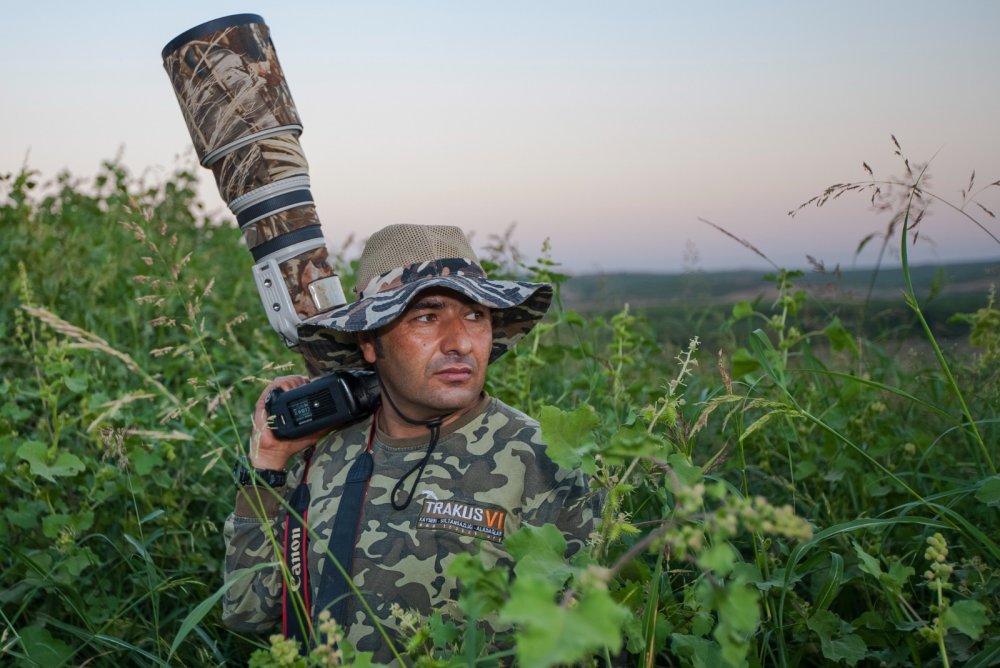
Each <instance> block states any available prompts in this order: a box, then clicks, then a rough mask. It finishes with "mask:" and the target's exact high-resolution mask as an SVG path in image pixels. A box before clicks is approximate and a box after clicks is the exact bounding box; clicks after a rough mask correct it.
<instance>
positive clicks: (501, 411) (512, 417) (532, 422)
mask: <svg viewBox="0 0 1000 668" xmlns="http://www.w3.org/2000/svg"><path fill="white" fill-rule="evenodd" d="M492 399H493V405H492V406H491V409H492V410H493V411H494V412H496V413H497V414H498V415H500V416H501V417H503V418H505V419H507V420H509V421H510V422H511V423H513V424H518V425H523V426H525V427H531V428H534V429H538V430H539V431H541V425H539V424H538V420H536V419H535V418H533V417H531V416H530V415H528V414H527V413H525V412H523V411H521V410H518V409H517V408H514V407H513V406H510V405H508V404H505V403H504V402H503V401H501V400H500V399H497V398H496V397H493V398H492Z"/></svg>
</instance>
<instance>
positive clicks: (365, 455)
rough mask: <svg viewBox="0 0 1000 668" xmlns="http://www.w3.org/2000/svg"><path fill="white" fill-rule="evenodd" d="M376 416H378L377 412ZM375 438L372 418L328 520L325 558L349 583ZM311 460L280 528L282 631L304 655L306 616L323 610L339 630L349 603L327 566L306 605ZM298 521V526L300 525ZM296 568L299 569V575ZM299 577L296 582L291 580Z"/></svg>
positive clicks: (307, 633) (308, 632)
mask: <svg viewBox="0 0 1000 668" xmlns="http://www.w3.org/2000/svg"><path fill="white" fill-rule="evenodd" d="M376 413H377V411H376ZM374 438H375V416H373V417H372V426H371V431H370V432H369V434H368V447H367V448H365V450H364V451H363V452H362V453H361V454H360V455H359V456H358V458H357V459H356V460H354V463H353V464H352V465H351V468H350V470H349V471H348V472H347V481H346V482H345V484H344V491H343V494H342V495H341V497H340V507H339V508H338V510H337V516H336V517H335V518H334V520H333V531H332V533H331V535H330V540H329V542H328V543H327V545H328V546H329V548H330V553H331V554H332V555H333V558H334V559H336V560H337V563H339V564H340V565H341V567H342V568H343V569H344V572H345V573H347V576H348V578H350V577H351V574H352V568H353V562H354V546H355V545H356V544H357V542H358V531H359V530H360V527H361V511H362V510H363V508H364V502H365V494H366V492H367V491H368V482H369V481H370V480H371V477H372V470H373V469H374V460H373V459H372V454H371V450H372V441H373V440H374ZM311 461H312V453H311V452H310V454H309V456H308V458H307V459H306V468H305V471H304V473H303V475H302V481H301V482H300V483H299V486H298V487H297V488H296V489H295V492H294V493H293V494H292V498H291V501H290V502H289V505H290V506H291V507H292V509H293V510H294V511H295V512H294V513H289V515H288V519H287V520H286V523H285V546H284V547H285V563H286V564H287V565H288V571H289V573H290V575H291V576H292V578H291V579H292V583H291V585H292V586H291V587H289V583H288V582H285V583H284V587H283V591H282V606H281V612H282V632H283V634H284V636H285V637H286V638H292V639H294V640H298V641H299V642H300V650H301V651H302V653H303V654H305V653H307V652H308V648H309V647H311V646H312V644H313V643H312V642H311V637H312V616H311V614H310V613H311V611H312V610H313V609H315V611H316V614H317V615H318V614H319V613H320V612H321V611H323V610H330V614H331V615H332V616H333V618H334V619H335V620H336V621H337V624H339V625H340V626H341V628H344V629H346V628H347V619H346V618H345V609H346V606H345V603H346V601H347V599H348V596H347V593H348V591H349V589H350V587H349V585H348V582H347V580H345V579H344V576H343V575H342V574H341V572H340V570H339V569H337V566H336V565H335V564H328V565H326V567H325V568H324V569H323V576H322V578H321V580H320V586H319V592H318V593H317V595H316V601H315V605H313V604H312V603H311V602H310V597H309V575H308V570H307V567H308V562H307V560H306V557H307V554H308V543H309V535H308V532H307V530H306V526H305V525H304V524H303V521H308V511H309V485H308V474H309V465H310V464H311ZM299 517H301V518H302V520H303V521H300V520H299ZM299 568H301V570H299ZM297 575H298V577H297V578H296V576H297ZM295 591H301V592H302V596H301V602H302V604H304V607H305V614H303V611H302V605H301V604H300V605H296V603H297V601H293V600H292V597H293V595H294V592H295Z"/></svg>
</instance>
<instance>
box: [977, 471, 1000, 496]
mask: <svg viewBox="0 0 1000 668" xmlns="http://www.w3.org/2000/svg"><path fill="white" fill-rule="evenodd" d="M976 499H977V500H979V501H982V502H983V503H1000V476H997V475H995V476H992V477H990V478H986V479H985V480H983V484H981V485H980V486H979V489H978V490H977V491H976Z"/></svg>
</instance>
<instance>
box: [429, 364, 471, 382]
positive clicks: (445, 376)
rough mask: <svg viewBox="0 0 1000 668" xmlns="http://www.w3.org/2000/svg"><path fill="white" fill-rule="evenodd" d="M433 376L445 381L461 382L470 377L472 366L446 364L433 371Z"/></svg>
mask: <svg viewBox="0 0 1000 668" xmlns="http://www.w3.org/2000/svg"><path fill="white" fill-rule="evenodd" d="M434 376H435V377H436V378H437V379H438V380H441V381H443V382H445V383H461V382H464V381H467V380H469V379H470V378H472V368H471V367H467V366H447V367H445V368H443V369H441V370H440V371H437V372H435V373H434Z"/></svg>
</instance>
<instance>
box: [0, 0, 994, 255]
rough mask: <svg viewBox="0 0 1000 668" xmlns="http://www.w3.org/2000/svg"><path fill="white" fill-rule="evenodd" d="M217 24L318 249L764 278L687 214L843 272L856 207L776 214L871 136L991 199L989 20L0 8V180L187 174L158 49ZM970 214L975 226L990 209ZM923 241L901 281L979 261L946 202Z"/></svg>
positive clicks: (965, 13)
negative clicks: (390, 237)
mask: <svg viewBox="0 0 1000 668" xmlns="http://www.w3.org/2000/svg"><path fill="white" fill-rule="evenodd" d="M241 12H254V13H259V14H261V15H262V16H263V17H264V18H265V19H266V21H267V23H268V25H269V26H270V28H271V32H272V37H273V39H274V42H275V45H276V47H277V51H278V54H279V57H280V59H281V63H282V67H283V69H284V72H285V74H286V77H287V78H288V81H289V83H290V86H291V91H292V94H293V96H294V98H295V100H296V104H297V106H298V109H299V112H300V115H301V117H302V119H303V122H304V125H305V133H304V135H303V138H302V143H303V147H304V148H305V151H306V155H307V157H308V158H309V161H310V165H311V176H312V181H313V192H314V194H315V196H316V198H317V208H318V211H319V214H320V217H321V219H322V220H323V223H324V228H325V231H326V235H327V239H328V241H329V242H330V243H331V245H340V244H341V243H343V242H344V240H345V239H346V238H347V237H348V236H350V235H353V236H354V237H355V238H359V239H360V238H364V237H366V236H367V235H368V234H370V233H371V232H373V231H374V230H376V229H378V228H380V227H382V226H383V225H387V224H390V223H397V222H414V223H442V224H455V225H460V226H462V227H463V228H466V229H468V230H473V231H474V232H475V235H476V239H477V240H479V241H480V242H484V241H485V240H486V238H487V237H488V236H489V235H490V234H495V233H501V232H503V231H504V230H505V229H506V228H507V226H508V225H510V224H511V223H515V222H516V223H517V232H516V239H517V240H518V243H519V245H520V246H521V248H522V250H524V251H525V252H526V253H528V254H529V255H530V254H534V253H536V252H537V250H538V249H539V248H540V247H541V245H542V243H543V241H544V239H546V238H550V239H551V244H552V249H553V251H552V252H553V256H554V258H555V259H556V260H557V261H560V262H562V263H563V264H564V265H565V266H566V268H568V269H569V270H571V271H574V272H584V271H595V270H621V269H632V270H642V271H669V272H675V271H681V270H682V269H684V268H685V267H691V266H698V267H701V268H703V269H720V268H736V267H764V266H766V263H764V262H763V261H762V260H760V259H759V258H757V257H756V256H755V255H753V254H752V253H750V252H749V251H747V250H746V249H744V248H743V247H741V246H740V245H738V244H736V243H735V242H733V241H732V240H731V239H729V238H727V237H725V236H724V235H722V234H720V233H719V232H717V231H715V230H713V229H711V228H710V227H708V226H706V225H704V224H702V223H700V222H699V221H698V218H699V217H702V218H706V219H709V220H711V221H713V222H715V223H717V224H719V225H721V226H723V227H725V228H726V229H728V230H729V231H731V232H732V233H734V234H736V235H738V236H741V237H744V238H746V239H748V240H749V241H750V242H752V243H753V244H754V245H755V246H757V247H758V248H760V249H761V250H762V251H764V252H765V253H766V254H768V256H770V257H771V258H772V259H773V260H774V261H775V262H776V263H778V264H779V265H784V266H789V267H802V266H805V264H806V261H805V256H806V255H807V254H809V255H812V256H814V257H817V258H820V259H823V260H824V261H826V262H827V263H828V264H830V265H833V264H836V263H838V262H839V263H841V264H844V265H850V264H851V263H852V262H854V261H855V259H854V255H853V253H854V249H855V247H856V246H857V243H858V241H859V240H860V239H861V238H862V237H863V236H864V235H866V234H867V233H869V232H871V231H874V230H877V229H881V228H882V227H884V225H885V222H886V221H885V219H884V217H879V216H876V215H875V214H873V213H871V212H870V211H868V209H867V206H866V204H867V202H866V200H863V199H861V198H855V199H850V198H845V199H844V200H839V201H838V202H837V203H835V204H834V205H831V206H830V207H829V208H826V209H823V210H816V209H808V210H806V211H804V212H803V213H802V214H800V215H799V216H798V217H796V218H794V219H791V218H789V217H788V216H787V215H786V212H787V211H788V210H789V209H792V208H794V207H795V206H797V205H798V204H799V203H801V202H803V201H805V200H806V199H808V198H810V197H811V196H812V195H814V194H817V193H818V192H820V191H821V190H822V189H823V188H824V187H826V186H828V185H830V184H832V183H837V182H843V181H853V180H863V179H865V178H866V174H865V173H864V172H863V171H862V168H861V163H862V161H866V162H867V163H868V164H869V165H871V166H872V167H873V168H874V170H875V173H876V176H878V177H888V176H890V175H900V174H901V173H902V166H901V164H900V163H899V160H898V159H897V158H895V156H893V154H892V147H891V144H890V141H889V135H890V133H895V135H896V136H897V137H898V138H899V140H900V142H901V143H902V145H903V148H904V150H905V151H906V153H907V155H908V156H909V157H910V158H911V160H914V161H924V160H928V159H930V158H931V157H932V156H934V160H933V163H932V165H931V168H930V171H931V174H932V175H933V177H934V180H933V182H932V183H933V186H934V190H935V191H936V192H938V193H939V194H940V195H941V196H943V197H945V198H946V199H949V200H951V201H954V202H959V201H960V190H961V189H962V188H963V187H964V186H965V185H966V183H967V182H968V178H969V174H970V172H971V171H972V170H973V169H975V170H976V173H977V175H978V176H977V181H979V182H980V183H982V184H984V185H985V184H986V183H988V182H991V181H996V180H997V179H1000V132H997V130H996V119H997V118H998V117H1000V88H998V87H997V86H996V74H995V70H996V66H997V63H1000V41H998V40H997V39H996V37H995V34H994V33H995V32H996V27H997V26H998V25H1000V3H997V2H990V1H969V2H961V3H940V2H912V1H911V2H900V1H887V2H878V3H870V2H854V1H849V2H842V3H837V4H836V5H832V4H829V3H823V4H820V3H804V2H767V3H745V2H717V3H710V4H709V3H673V2H619V3H611V2H570V1H562V0H560V1H553V2H521V1H513V2H504V3H484V2H472V3H468V2H421V3H412V2H364V3H361V2H352V3H344V2H324V3H310V2H283V3H280V4H279V3H266V2H258V3H256V4H246V3H245V2H239V3H237V2H193V1H189V0H178V1H174V2H170V3H156V4H153V3H136V2H132V3H125V2H118V1H111V2H103V3H100V4H94V5H93V6H91V7H86V8H85V7H83V6H82V3H75V2H74V3H70V2H46V3H40V2H36V3H24V2H19V3H11V4H10V6H8V7H5V9H4V21H3V25H2V28H0V31H2V33H0V34H2V36H3V39H2V40H0V56H2V57H3V62H4V63H5V64H6V67H5V74H6V76H5V77H4V83H5V89H6V90H5V95H4V99H5V102H6V103H5V104H3V105H0V172H8V171H13V170H16V169H18V168H19V167H20V166H21V165H22V164H24V163H25V162H26V163H27V165H28V166H30V167H32V168H34V169H37V170H40V171H41V172H42V174H43V176H45V177H47V178H51V177H54V176H55V175H56V174H57V173H58V171H60V170H62V169H69V170H70V171H71V172H72V173H73V174H74V175H76V176H79V177H88V176H90V175H92V174H93V173H94V172H95V171H96V170H97V168H98V166H99V165H100V162H101V161H102V160H105V159H108V158H112V157H114V156H115V155H116V154H117V153H118V152H119V150H120V151H121V157H122V161H123V163H124V164H125V165H126V166H127V167H128V168H129V169H130V170H131V171H132V172H133V173H134V174H137V175H145V176H146V178H149V179H158V178H162V177H163V175H165V174H167V173H168V172H169V171H170V170H171V169H173V168H174V166H175V165H177V164H188V163H190V162H191V161H192V160H193V157H192V152H191V150H190V139H189V137H188V135H187V131H186V129H185V127H184V123H183V119H182V117H181V114H180V111H179V109H178V106H177V103H176V100H175V98H174V96H173V92H172V90H171V87H170V84H169V82H168V80H167V77H166V75H165V73H164V71H163V69H162V66H161V63H160V49H161V48H162V47H163V45H164V44H165V43H166V42H167V41H168V40H170V39H171V38H173V37H174V36H175V35H177V34H178V33H180V32H183V31H184V30H186V29H188V28H190V27H192V26H194V25H196V24H198V23H201V22H203V21H206V20H209V19H212V18H216V17H219V16H224V15H227V14H232V13H241ZM200 171H201V173H202V190H201V192H202V197H203V199H204V201H205V203H206V205H207V206H208V207H209V208H210V209H214V210H217V211H218V212H219V215H224V214H226V213H227V212H226V210H225V207H224V205H223V203H222V202H221V200H220V198H219V196H218V194H217V192H216V191H215V187H214V183H213V181H212V178H211V174H210V172H208V171H207V170H200ZM981 201H982V203H983V204H985V205H986V206H988V207H990V208H992V209H994V210H995V211H996V212H998V213H1000V189H997V188H993V189H991V190H990V191H987V192H986V193H984V194H983V196H982V199H981ZM976 212H977V214H978V215H979V216H980V219H981V220H982V221H983V222H984V224H985V225H986V226H987V227H988V228H989V229H990V230H992V231H993V233H994V234H995V235H997V236H1000V224H998V223H997V221H996V220H995V219H991V218H989V217H988V216H986V215H985V214H983V213H982V212H980V211H979V210H978V209H976ZM924 225H925V227H924V232H923V237H925V238H927V239H928V240H931V241H933V242H934V243H933V244H931V243H921V244H918V246H917V248H915V249H914V250H913V256H914V258H915V260H916V261H918V262H922V263H936V262H946V261H957V260H964V259H993V258H998V257H1000V245H998V244H997V243H995V242H994V241H993V240H991V239H990V238H989V237H988V236H986V235H985V234H984V233H983V232H982V231H981V230H979V229H977V228H975V226H973V225H971V224H969V223H968V222H967V221H965V220H963V219H962V218H961V216H960V215H958V214H956V213H955V212H952V211H949V210H948V208H947V207H946V206H943V205H940V206H937V205H936V206H935V207H934V209H933V216H932V217H931V218H930V219H928V221H927V222H926V223H925V224H924ZM873 261H874V253H873V252H866V253H864V254H862V255H861V257H859V258H858V259H857V263H858V264H859V265H861V266H864V265H867V264H871V263H872V262H873Z"/></svg>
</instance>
